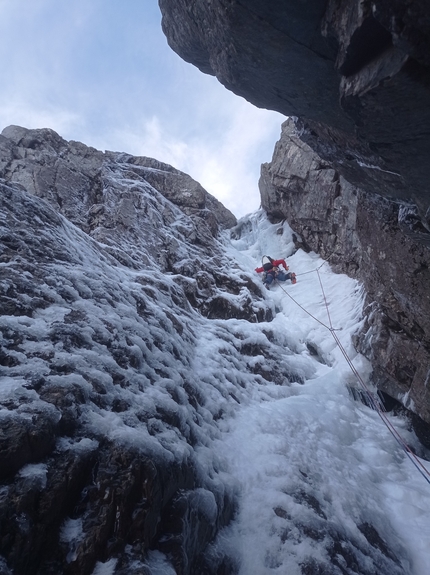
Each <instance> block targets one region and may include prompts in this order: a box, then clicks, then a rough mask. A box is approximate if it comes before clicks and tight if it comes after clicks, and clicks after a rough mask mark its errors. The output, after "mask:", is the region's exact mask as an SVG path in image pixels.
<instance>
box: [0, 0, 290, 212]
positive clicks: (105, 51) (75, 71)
mask: <svg viewBox="0 0 430 575" xmlns="http://www.w3.org/2000/svg"><path fill="white" fill-rule="evenodd" d="M0 77H1V78H2V90H1V93H0V131H1V130H3V129H4V128H5V127H6V126H9V125H11V124H15V125H19V126H23V127H26V128H52V129H53V130H55V131H56V132H58V133H59V134H60V135H61V136H62V137H63V138H65V139H66V140H77V141H80V142H83V143H84V144H87V145H89V146H93V147H95V148H97V149H99V150H112V151H119V152H127V153H130V154H133V155H139V156H149V157H153V158H156V159H157V160H160V161H162V162H166V163H168V164H171V165H172V166H174V167H175V168H177V169H179V170H182V171H184V172H186V173H188V174H189V175H191V176H192V177H193V178H194V179H195V180H197V181H199V182H200V183H201V184H202V185H203V187H204V188H205V189H206V190H207V191H208V192H210V193H211V194H213V195H214V196H215V197H217V198H218V199H219V200H220V201H221V202H222V203H223V204H224V205H225V206H226V207H228V208H229V209H230V210H231V211H232V212H233V213H234V214H235V215H236V216H237V217H241V216H243V215H245V214H247V213H250V212H253V211H255V210H256V209H258V207H259V205H260V196H259V191H258V178H259V174H260V165H261V164H262V163H263V162H268V161H270V160H271V157H272V153H273V148H274V145H275V143H276V141H277V140H278V139H279V135H280V131H281V123H282V122H283V121H284V119H285V117H284V116H282V115H281V114H278V113H277V112H273V111H268V110H260V109H258V108H256V107H255V106H253V105H251V104H249V103H248V102H247V101H246V100H244V99H243V98H240V97H239V96H235V95H234V94H232V93H231V92H229V91H228V90H226V89H225V88H224V87H223V86H222V85H221V84H220V83H219V82H218V80H216V79H215V78H213V77H211V76H208V75H205V74H203V73H201V72H200V71H199V70H198V69H197V68H195V67H194V66H192V65H191V64H188V63H186V62H184V61H183V60H182V59H181V58H180V57H179V56H178V55H177V54H176V53H175V52H173V50H171V49H170V48H169V46H168V44H167V40H166V38H165V36H164V34H163V32H162V29H161V13H160V10H159V7H158V2H157V1H156V0H122V1H121V2H119V0H91V1H90V2H88V0H73V1H72V2H70V0H31V1H29V0H0Z"/></svg>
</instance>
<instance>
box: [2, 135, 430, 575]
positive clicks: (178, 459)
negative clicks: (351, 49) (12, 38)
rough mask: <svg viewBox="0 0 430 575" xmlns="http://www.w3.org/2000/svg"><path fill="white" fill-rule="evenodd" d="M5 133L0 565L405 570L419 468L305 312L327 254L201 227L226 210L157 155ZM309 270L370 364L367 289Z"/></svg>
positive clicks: (288, 237) (96, 574)
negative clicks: (264, 278)
mask: <svg viewBox="0 0 430 575" xmlns="http://www.w3.org/2000/svg"><path fill="white" fill-rule="evenodd" d="M5 134H6V135H9V136H10V137H6V136H3V137H2V138H0V151H1V154H0V158H1V166H2V168H1V173H0V176H1V178H2V179H1V180H0V310H1V315H0V333H1V340H0V345H1V351H0V374H1V380H0V471H1V474H0V572H1V573H2V575H3V573H4V574H7V575H45V574H47V573H49V574H50V573H52V574H58V573H64V574H65V575H75V574H79V575H100V574H108V575H130V574H133V573H135V574H137V573H139V574H143V573H144V574H145V575H160V574H163V575H167V574H169V575H170V574H172V573H178V574H184V575H202V574H203V573H204V574H207V575H215V573H218V574H219V573H224V574H226V575H232V574H233V573H238V572H240V571H239V570H240V569H241V575H242V574H245V575H249V574H250V573H251V572H253V571H254V572H255V573H258V574H259V575H266V574H269V573H273V570H274V569H277V570H278V571H279V570H281V571H280V572H285V570H288V571H289V572H290V571H292V572H293V573H294V572H295V573H306V572H307V573H312V571H313V572H325V573H329V572H330V573H333V574H334V573H336V574H338V573H339V574H340V573H345V569H346V567H345V565H346V566H347V567H348V566H349V567H351V569H353V568H354V569H355V570H356V572H357V570H359V571H358V572H360V575H374V574H375V572H377V573H378V575H404V574H405V573H407V574H408V575H409V574H410V575H412V574H413V575H418V573H413V571H412V570H411V569H410V568H409V567H410V565H411V562H412V560H414V561H415V562H416V564H417V565H421V564H423V563H424V562H425V560H426V558H427V555H426V553H425V551H422V550H421V548H420V546H419V543H421V539H420V537H421V530H422V524H423V519H422V518H423V517H424V518H426V517H427V516H428V509H430V500H429V499H428V498H426V497H424V496H420V497H418V498H416V499H417V501H415V498H413V497H411V499H414V504H413V506H411V509H409V510H408V517H410V518H411V519H410V520H409V522H408V523H407V528H406V532H404V531H403V530H402V529H403V514H402V513H401V512H402V509H400V511H397V507H401V505H398V506H397V507H396V501H397V499H396V497H398V495H397V494H398V493H399V491H400V492H402V490H404V489H405V488H406V486H407V487H408V488H410V485H411V484H413V488H414V493H420V487H421V483H418V481H417V483H416V485H415V484H414V483H413V477H412V476H413V473H414V472H415V470H414V469H412V471H411V470H410V469H409V467H408V464H409V461H408V460H406V461H405V457H404V456H403V455H402V453H401V452H399V448H398V445H397V443H396V442H394V440H393V442H392V443H390V439H392V438H390V437H389V433H388V431H387V430H386V429H385V428H384V426H383V424H382V423H381V422H380V421H379V419H378V418H377V415H376V414H375V413H374V412H370V410H369V409H368V408H364V407H363V406H361V405H360V406H359V407H358V408H356V404H355V403H354V401H353V400H352V399H351V398H350V397H349V395H348V391H347V385H345V384H351V377H352V376H351V374H350V373H349V372H348V368H347V367H345V365H344V363H342V361H344V358H343V356H342V354H341V353H340V351H339V350H337V349H336V346H335V344H334V342H333V341H332V340H331V339H330V334H329V332H328V330H327V328H326V327H324V323H321V322H320V323H318V322H315V319H314V318H313V317H311V316H309V315H308V314H306V313H305V311H304V308H309V309H310V310H312V312H313V314H314V315H316V316H318V317H320V318H321V319H324V318H325V313H326V310H325V309H324V305H323V304H322V298H321V294H320V292H319V291H318V290H319V286H318V283H317V277H316V275H315V268H316V267H320V266H321V265H323V264H324V262H323V261H321V260H320V258H319V257H318V256H317V255H316V254H315V253H314V254H306V253H305V252H304V251H303V250H298V251H297V252H296V251H295V247H294V242H293V237H292V232H291V229H290V228H289V226H288V225H287V224H286V223H284V224H282V225H277V226H274V225H271V224H270V223H269V222H268V220H267V218H266V217H265V216H264V215H263V214H262V213H258V214H255V215H253V216H251V217H249V218H246V219H245V220H243V221H242V222H239V224H238V225H237V226H235V227H234V228H233V230H232V231H231V234H228V233H227V232H221V233H219V232H218V233H217V231H216V230H217V229H221V228H222V227H223V225H227V223H229V222H230V223H231V221H232V218H231V216H229V215H228V214H226V213H225V211H224V210H222V209H219V210H216V213H217V214H220V215H217V216H216V217H217V218H219V220H218V221H215V223H216V226H215V225H213V224H214V220H209V219H208V218H207V217H206V213H207V206H208V202H209V203H210V202H211V201H212V200H210V198H208V197H206V200H205V202H206V203H205V204H203V205H202V203H201V202H202V201H203V199H204V198H205V194H203V193H202V190H201V189H200V187H199V186H198V185H197V184H195V183H194V184H193V183H192V181H191V180H190V178H188V177H186V176H184V175H181V174H178V173H176V171H175V170H174V169H173V168H170V167H166V166H164V165H163V164H161V163H159V162H156V161H155V160H151V161H149V160H146V159H141V158H133V157H132V156H129V155H127V154H120V153H112V152H108V153H105V154H103V153H102V152H97V151H94V150H92V149H90V148H87V147H86V146H84V145H83V144H78V143H71V142H65V141H64V140H62V139H61V138H60V137H59V136H58V135H57V134H55V133H54V132H52V131H51V130H36V131H33V130H23V129H17V128H13V129H12V128H11V129H8V130H7V131H6V132H5ZM24 144H25V145H24ZM148 164H150V165H148ZM151 178H153V179H151ZM150 179H151V183H150V182H149V180H150ZM27 185H28V187H29V189H28V190H26V189H25V186H27ZM157 186H160V189H158V188H157ZM170 186H172V188H171V189H170ZM181 190H182V191H184V190H188V191H190V190H191V191H192V196H187V195H186V194H185V195H181V193H180V192H181ZM194 192H195V194H194ZM169 194H171V199H169ZM172 200H173V201H172ZM233 221H234V220H233ZM267 252H270V253H273V254H274V255H275V252H276V254H279V255H280V256H283V257H287V258H288V261H289V264H290V266H291V268H292V269H294V270H296V271H297V272H301V274H303V275H302V276H301V277H300V276H299V282H298V283H297V284H296V285H291V284H289V285H285V286H284V288H285V290H286V291H285V293H284V292H283V291H281V289H280V287H279V286H276V287H274V289H273V290H272V291H271V292H266V290H263V289H262V284H261V281H260V279H259V278H258V276H257V275H256V274H255V272H254V268H255V267H256V265H258V263H259V261H260V259H261V256H262V255H263V254H264V253H267ZM324 282H325V284H326V288H327V290H328V292H327V294H328V298H329V300H330V302H335V305H333V309H332V318H333V321H334V322H335V325H336V326H338V325H339V326H341V327H342V330H340V331H339V337H341V339H342V342H343V344H344V345H345V347H346V349H347V350H348V353H350V354H351V355H352V356H353V357H354V362H355V364H356V365H357V366H358V367H359V368H360V372H361V373H362V376H363V377H364V378H365V379H366V381H368V379H369V378H368V376H369V368H368V365H367V363H366V362H365V360H364V358H362V357H360V356H357V355H356V352H355V351H354V350H353V347H352V344H351V336H352V335H353V334H354V333H355V332H356V331H357V327H358V325H359V324H360V321H361V319H362V316H361V310H362V290H361V289H360V286H359V285H358V283H357V282H356V281H354V280H351V279H349V278H346V276H334V275H333V274H331V273H330V271H329V270H327V272H326V273H325V276H324ZM278 288H279V289H278ZM263 292H264V293H263ZM290 296H291V297H293V296H294V297H295V298H299V299H301V301H302V307H300V306H297V305H296V304H294V300H291V299H290ZM324 321H327V320H326V319H324ZM369 412H370V413H369ZM408 441H409V442H410V443H411V444H413V445H414V449H416V450H417V452H419V453H421V452H422V447H420V446H419V443H418V442H417V440H416V438H415V437H414V436H413V434H412V433H410V432H408ZM420 450H421V451H420ZM419 481H421V478H419ZM381 486H383V487H381ZM384 489H385V491H386V492H387V493H388V494H384ZM390 490H392V492H394V493H395V496H393V495H392V496H390ZM399 517H402V523H401V525H399V523H398V521H399ZM410 533H412V534H415V536H417V537H418V543H414V542H413V541H412V542H411V541H410ZM408 538H409V539H408ZM349 567H348V568H349Z"/></svg>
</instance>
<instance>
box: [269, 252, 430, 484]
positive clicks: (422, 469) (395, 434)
mask: <svg viewBox="0 0 430 575" xmlns="http://www.w3.org/2000/svg"><path fill="white" fill-rule="evenodd" d="M324 263H325V262H324ZM320 267H321V266H320ZM313 271H316V272H317V274H318V280H319V283H320V286H321V291H322V294H323V299H324V304H325V308H326V311H327V316H328V320H329V325H330V327H328V326H327V325H325V324H324V323H323V322H322V321H320V320H319V319H317V318H316V317H315V316H313V315H312V314H311V313H310V312H309V311H308V310H306V309H305V308H304V307H303V306H302V305H300V304H299V302H298V301H296V300H295V299H294V298H293V297H292V296H291V295H290V294H289V293H288V292H287V291H285V290H284V288H283V287H282V286H281V285H280V284H279V282H278V285H279V286H280V288H281V289H282V291H283V292H284V293H285V294H287V296H288V297H289V298H290V299H291V300H293V302H294V303H295V304H296V305H298V306H299V307H300V308H301V309H302V310H303V311H304V312H306V313H307V314H308V315H310V316H311V317H312V318H313V319H314V320H315V321H317V322H318V323H319V324H321V325H322V326H324V327H325V328H326V329H328V330H329V331H330V333H331V335H332V336H333V339H334V340H335V342H336V344H337V346H338V347H339V349H340V351H341V352H342V355H343V356H344V358H345V360H346V362H347V363H348V365H349V367H350V369H351V371H352V372H353V374H354V375H355V376H356V378H357V380H358V381H359V383H360V385H361V386H362V387H363V389H364V390H365V391H366V393H367V395H368V397H369V399H370V400H371V403H372V405H373V406H374V409H375V411H376V412H377V413H378V415H379V417H380V418H381V419H382V421H383V423H384V424H385V426H386V427H387V429H388V431H389V432H390V433H391V435H392V436H393V437H394V439H395V440H396V441H397V442H398V443H399V445H400V446H401V447H402V449H403V450H404V451H405V453H406V455H407V456H408V458H409V459H410V461H411V462H412V463H413V465H414V466H415V467H416V468H417V469H418V471H419V472H420V473H421V475H422V476H423V477H424V479H425V480H426V481H427V483H429V484H430V471H429V470H428V469H427V468H426V467H425V466H424V465H423V464H422V463H421V461H420V460H419V459H418V457H417V456H416V455H415V453H414V452H413V451H412V450H411V448H410V447H409V445H408V444H407V443H406V441H405V440H404V439H403V437H402V436H401V435H400V433H399V432H398V431H397V429H396V428H395V427H394V425H393V424H392V423H391V421H390V420H389V419H388V417H387V415H386V414H385V413H384V411H383V408H382V405H381V402H380V401H379V399H378V398H377V397H375V395H374V394H373V393H372V392H371V391H370V389H369V388H368V386H367V385H366V383H365V382H364V380H363V378H362V377H361V375H360V374H359V373H358V371H357V369H356V367H355V366H354V364H353V363H352V360H351V358H350V357H349V356H348V353H347V351H346V350H345V348H344V347H343V345H342V343H341V341H340V339H339V338H338V336H337V334H336V333H335V331H336V330H335V329H334V328H333V324H332V321H331V316H330V310H329V306H328V302H327V298H326V295H325V291H324V286H323V284H322V281H321V276H320V273H319V268H317V269H316V270H313Z"/></svg>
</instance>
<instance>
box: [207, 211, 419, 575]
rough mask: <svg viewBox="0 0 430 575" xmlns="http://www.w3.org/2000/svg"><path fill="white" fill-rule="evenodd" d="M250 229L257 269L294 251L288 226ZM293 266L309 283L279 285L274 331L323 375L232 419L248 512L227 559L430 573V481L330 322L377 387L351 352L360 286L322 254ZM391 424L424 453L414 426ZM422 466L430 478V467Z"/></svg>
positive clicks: (224, 537) (231, 437)
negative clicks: (376, 405) (373, 404)
mask: <svg viewBox="0 0 430 575" xmlns="http://www.w3.org/2000/svg"><path fill="white" fill-rule="evenodd" d="M238 227H241V228H242V229H241V237H240V239H237V240H236V241H232V249H233V248H234V249H237V250H239V252H240V253H239V254H238V257H239V259H240V261H241V263H242V264H243V265H245V266H246V267H248V268H249V269H251V268H252V267H254V266H255V265H256V264H257V265H258V264H259V261H260V259H261V257H262V255H264V254H271V255H272V256H273V257H278V256H279V255H281V256H285V255H287V254H290V253H293V251H294V249H293V244H292V241H291V234H288V233H286V228H287V229H288V226H287V225H286V224H284V226H283V228H284V233H283V234H282V235H279V233H277V232H279V226H271V225H270V224H269V223H268V222H267V220H266V218H265V216H264V214H263V213H257V214H255V215H253V216H251V217H250V218H249V220H248V221H242V222H240V225H239V226H238ZM281 227H282V226H281ZM288 264H289V266H290V269H291V270H294V271H295V272H296V273H297V274H298V282H297V284H296V285H289V284H290V282H286V284H278V286H277V287H276V288H275V289H273V290H272V291H271V292H270V296H269V297H270V298H272V299H273V302H274V304H275V306H276V309H277V310H278V313H277V315H276V318H275V319H274V321H273V322H271V323H270V324H268V325H270V328H271V329H272V330H274V332H275V337H276V338H277V339H278V341H282V340H285V341H288V342H289V347H290V349H291V348H294V351H295V354H296V360H297V358H301V359H302V361H303V362H304V365H307V366H308V365H309V366H310V365H312V367H313V370H314V371H313V373H312V375H311V376H308V377H307V379H306V382H305V383H304V385H300V384H299V383H293V384H292V385H291V386H287V387H281V388H279V387H276V386H273V385H268V386H266V388H265V389H264V391H263V392H262V390H261V389H260V390H258V391H257V390H256V393H255V394H254V395H253V396H252V398H251V399H250V401H249V403H248V404H247V405H246V406H243V408H242V409H241V410H240V411H239V412H238V413H237V416H236V417H235V418H232V419H230V420H228V421H226V422H225V425H224V427H223V436H222V438H221V440H218V441H217V442H216V450H217V452H218V453H219V454H220V456H223V457H225V458H226V459H227V461H228V469H229V470H230V471H231V472H232V473H233V475H234V476H235V477H236V478H237V479H238V481H239V483H240V506H239V512H238V515H237V518H236V520H235V521H234V522H233V524H232V525H231V526H229V527H228V528H227V529H225V530H224V531H223V533H222V534H221V535H220V537H219V538H218V541H217V544H216V546H215V550H217V551H218V552H219V550H222V551H223V552H225V551H226V550H227V552H229V553H230V554H231V556H232V557H233V558H234V559H235V561H236V562H237V563H238V565H239V566H240V567H239V573H240V574H241V575H246V574H249V573H255V574H258V575H265V574H267V575H268V574H273V575H274V574H278V573H279V574H285V573H288V575H296V574H297V575H300V574H301V573H327V574H329V573H330V574H335V573H336V574H337V573H375V574H376V573H378V574H380V573H391V574H394V573H399V574H401V573H402V574H403V573H411V574H412V573H413V574H414V575H426V574H427V573H429V569H430V523H429V520H428V517H429V511H430V484H429V483H426V481H425V479H424V478H423V476H422V475H420V473H419V472H417V469H416V468H415V467H414V466H413V465H412V464H411V462H410V460H409V459H408V458H407V457H406V456H405V453H404V452H403V451H402V449H401V447H400V446H399V444H398V443H397V442H396V441H395V439H394V438H393V436H392V435H391V434H390V432H389V430H388V429H387V427H386V426H385V425H384V423H383V421H381V419H380V417H379V415H378V413H377V412H376V411H373V410H371V409H369V408H368V407H365V406H364V405H362V404H360V403H357V402H354V401H353V400H352V398H351V397H350V395H349V393H348V391H347V386H348V385H349V386H353V387H359V382H358V381H357V380H356V377H355V376H354V374H353V373H352V371H351V370H350V368H349V366H348V364H347V362H346V360H345V358H344V357H343V355H342V353H341V351H340V349H339V348H338V347H337V345H336V343H335V341H334V339H333V338H332V337H331V334H330V331H329V329H328V327H329V326H330V321H331V322H332V325H333V327H334V328H335V329H339V331H338V332H337V334H338V337H339V339H340V341H341V342H342V344H343V346H344V348H345V350H346V351H347V353H348V355H349V357H350V358H351V359H352V360H353V363H354V366H355V368H356V369H357V370H358V372H359V373H360V375H361V377H362V378H363V381H365V382H366V383H367V384H368V376H369V366H368V365H367V362H366V360H365V359H364V358H363V357H361V356H358V355H357V354H356V353H355V351H354V348H353V346H352V344H351V335H352V334H353V333H354V332H355V331H356V330H357V329H358V327H359V325H360V319H361V313H360V312H361V303H362V293H361V291H360V288H359V286H358V285H357V283H356V282H355V281H354V280H351V279H349V278H348V277H346V276H343V275H335V274H333V273H331V272H330V269H329V266H328V265H327V264H324V262H323V261H322V260H321V259H319V258H318V257H317V256H316V255H315V254H312V253H311V254H305V253H304V252H302V251H301V250H299V251H298V252H295V253H294V255H292V256H291V257H290V258H289V259H288ZM316 270H319V273H320V279H321V283H320V279H319V278H318V274H317V272H316ZM321 284H322V287H321ZM285 292H287V293H285ZM287 294H289V295H290V296H291V297H292V298H294V300H295V301H293V300H292V299H291V298H290V297H288V295H287ZM324 295H325V297H326V299H327V303H328V312H327V309H326V305H325V301H324ZM298 304H299V305H298ZM300 306H302V307H303V308H305V310H306V311H307V312H309V313H311V314H312V315H313V316H314V317H315V318H316V319H317V320H319V321H321V322H322V323H325V324H326V326H327V327H324V326H322V325H321V324H320V323H318V322H317V321H315V319H314V318H313V317H311V316H310V315H308V314H307V313H306V311H304V309H302V307H300ZM309 343H311V344H312V348H311V349H313V350H318V357H317V358H315V356H314V357H310V355H309V349H308V346H307V345H306V344H309ZM285 353H286V354H288V353H289V351H288V350H286V351H285ZM307 369H308V373H309V370H310V368H309V367H308V368H307ZM368 385H370V384H368ZM391 421H392V422H393V423H394V425H395V427H396V428H397V429H398V430H399V432H400V433H401V435H402V437H404V438H405V440H406V441H407V442H409V444H410V445H412V446H413V447H414V448H415V449H416V450H417V451H418V453H421V454H422V455H424V452H423V449H422V448H420V446H419V444H418V443H417V441H416V439H415V438H414V437H413V435H412V434H411V433H410V432H409V431H408V428H407V422H406V421H405V420H403V419H401V418H396V417H392V418H391ZM427 455H428V454H427ZM422 463H423V464H425V466H426V467H427V469H429V470H430V464H429V463H428V462H424V461H422ZM369 542H370V543H371V544H372V546H373V551H374V552H373V553H372V554H371V556H370V557H369V555H368V551H367V552H365V553H364V554H362V553H361V550H362V549H363V548H366V547H367V546H368V544H369ZM393 551H394V553H395V556H394V554H393ZM366 555H367V556H366Z"/></svg>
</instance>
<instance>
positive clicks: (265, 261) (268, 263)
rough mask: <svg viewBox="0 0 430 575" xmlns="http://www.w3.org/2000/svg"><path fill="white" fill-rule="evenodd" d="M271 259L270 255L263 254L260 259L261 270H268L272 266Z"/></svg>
mask: <svg viewBox="0 0 430 575" xmlns="http://www.w3.org/2000/svg"><path fill="white" fill-rule="evenodd" d="M272 262H273V259H272V258H271V257H270V256H263V257H262V259H261V263H262V264H263V270H264V271H265V272H268V271H269V270H271V269H272V268H273V263H272Z"/></svg>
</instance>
